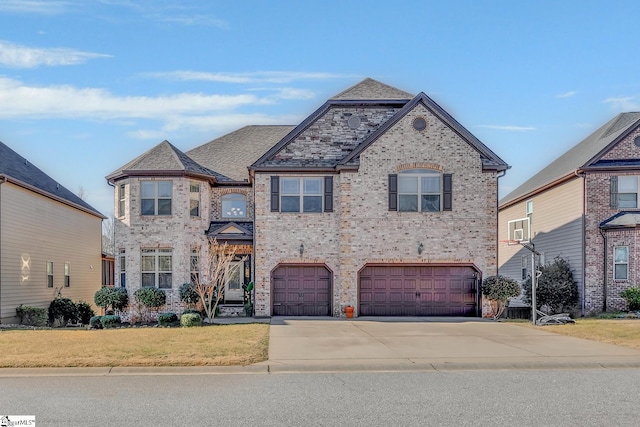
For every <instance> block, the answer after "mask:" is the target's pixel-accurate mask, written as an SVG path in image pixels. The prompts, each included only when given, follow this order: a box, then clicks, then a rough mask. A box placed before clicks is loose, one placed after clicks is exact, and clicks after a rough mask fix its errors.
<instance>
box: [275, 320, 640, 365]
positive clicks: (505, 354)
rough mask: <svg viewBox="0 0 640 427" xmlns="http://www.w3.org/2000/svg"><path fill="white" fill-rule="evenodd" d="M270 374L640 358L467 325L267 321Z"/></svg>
mask: <svg viewBox="0 0 640 427" xmlns="http://www.w3.org/2000/svg"><path fill="white" fill-rule="evenodd" d="M263 363H264V364H268V365H269V370H270V371H272V372H294V371H340V370H356V371H357V370H368V371H371V370H374V371H403V370H448V369H514V368H515V369H577V368H590V369H593V368H597V369H607V368H622V367H627V368H629V367H634V368H640V351H639V350H633V349H628V348H625V347H619V346H615V345H610V344H604V343H600V342H595V341H588V340H583V339H579V338H572V337H567V336H563V335H558V334H554V333H551V332H547V331H544V330H541V329H533V328H527V327H525V326H518V325H516V324H511V323H502V322H494V321H492V320H485V319H477V318H473V319H469V318H405V317H402V318H378V317H359V318H357V319H352V320H346V319H334V318H304V317H302V318H301V317H273V318H272V319H271V332H270V342H269V360H268V361H266V362H263Z"/></svg>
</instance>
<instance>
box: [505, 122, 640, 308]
mask: <svg viewBox="0 0 640 427" xmlns="http://www.w3.org/2000/svg"><path fill="white" fill-rule="evenodd" d="M639 179H640V113H623V114H619V115H617V116H616V117H614V118H613V119H611V120H610V121H609V122H607V123H605V124H604V125H603V126H602V127H600V128H599V129H598V130H596V131H595V132H593V133H592V134H591V135H589V136H588V137H587V138H586V139H584V140H583V141H581V142H580V143H578V144H577V145H576V146H574V147H573V148H571V149H570V150H569V151H567V152H566V153H564V154H563V155H561V156H560V157H558V158H557V159H556V160H554V161H553V162H551V163H550V164H549V165H548V166H546V167H545V168H544V169H542V170H541V171H540V172H538V173H537V174H536V175H534V176H533V177H531V178H530V179H529V180H527V181H526V182H525V183H523V184H522V185H521V186H520V187H518V188H517V189H515V190H514V191H513V192H511V193H510V194H508V195H507V196H506V197H504V198H503V199H502V200H500V207H499V235H500V239H507V238H508V236H507V223H508V221H509V220H513V219H517V218H523V217H526V216H529V217H530V218H531V231H532V233H531V235H532V236H533V239H532V242H533V243H534V244H535V249H536V250H537V251H538V252H540V253H541V255H542V260H540V262H542V263H549V262H552V261H553V259H554V258H556V257H561V258H564V259H566V260H567V261H569V264H570V266H571V268H572V271H573V276H574V279H575V280H576V282H577V283H578V289H579V293H580V306H581V311H582V314H590V313H597V312H602V311H611V310H621V309H625V301H624V299H622V298H621V297H620V292H621V291H622V290H623V289H625V288H628V287H631V286H637V285H638V283H639V281H640V265H637V263H636V262H635V260H636V259H638V255H637V254H638V248H640V246H639V243H640V232H639V231H638V225H640V210H639V208H640V206H639V205H638V186H639V185H640V184H639V183H638V180H639ZM499 265H500V268H499V270H500V274H503V275H506V276H510V277H512V278H514V279H517V280H522V279H524V278H526V276H528V275H530V274H531V269H532V266H531V259H530V252H529V251H528V250H526V249H524V248H522V247H520V246H507V245H500V247H499Z"/></svg>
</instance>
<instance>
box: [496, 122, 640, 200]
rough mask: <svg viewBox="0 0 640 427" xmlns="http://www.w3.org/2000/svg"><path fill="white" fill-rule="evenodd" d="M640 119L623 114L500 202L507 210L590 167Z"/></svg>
mask: <svg viewBox="0 0 640 427" xmlns="http://www.w3.org/2000/svg"><path fill="white" fill-rule="evenodd" d="M639 120H640V113H622V114H618V115H617V116H615V117H614V118H613V119H611V120H609V121H608V122H607V123H605V124H604V125H603V126H601V127H600V128H599V129H598V130H596V131H595V132H593V133H592V134H591V135H589V136H588V137H586V138H585V139H584V140H582V141H581V142H579V143H578V144H577V145H575V146H573V147H572V148H570V149H569V150H568V151H567V152H565V153H564V154H562V155H561V156H560V157H558V158H557V159H555V160H554V161H552V162H551V163H549V164H548V165H547V166H545V167H544V168H543V169H542V170H541V171H540V172H538V173H536V174H535V175H533V176H532V177H531V178H529V179H528V180H527V181H525V182H524V183H523V184H522V185H520V186H519V187H518V188H516V189H515V190H513V191H512V192H511V193H509V194H507V195H506V196H505V197H503V198H502V199H501V200H500V207H501V208H504V207H506V206H508V205H510V204H512V203H514V202H516V201H518V200H520V199H522V198H525V197H528V196H529V195H531V194H533V193H535V192H536V191H537V190H538V189H540V188H543V187H545V186H547V185H550V184H552V183H553V182H555V181H558V180H559V179H561V178H564V177H566V176H568V175H571V174H573V173H575V172H576V171H577V170H578V169H580V168H583V167H587V166H589V165H590V164H592V163H593V162H595V161H597V158H598V157H599V156H600V155H602V154H603V152H604V151H606V150H607V149H608V148H609V147H610V145H611V144H613V143H615V142H616V141H617V140H618V139H619V138H620V137H621V136H623V135H625V134H626V133H628V132H629V131H630V130H631V129H632V128H635V127H636V126H637V125H638V123H639Z"/></svg>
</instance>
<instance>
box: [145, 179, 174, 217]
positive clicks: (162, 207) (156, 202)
mask: <svg viewBox="0 0 640 427" xmlns="http://www.w3.org/2000/svg"><path fill="white" fill-rule="evenodd" d="M167 185H168V187H169V192H168V193H169V194H168V196H167V192H166V190H167V188H166V187H167ZM145 187H146V188H147V191H149V190H150V189H151V190H152V192H153V197H150V196H151V194H150V193H149V194H145ZM151 187H152V188H151ZM161 187H165V188H161ZM149 200H153V213H148V212H146V211H145V207H144V205H145V201H147V202H148V201H149ZM167 201H168V212H167V211H166V205H167ZM172 205H173V181H170V180H161V181H148V180H144V181H140V215H142V216H170V215H171V213H172V209H173V206H172ZM161 211H162V213H160V212H161Z"/></svg>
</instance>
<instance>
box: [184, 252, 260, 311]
mask: <svg viewBox="0 0 640 427" xmlns="http://www.w3.org/2000/svg"><path fill="white" fill-rule="evenodd" d="M246 259H247V257H246V256H244V257H243V258H242V259H241V261H242V262H244V260H246ZM235 260H236V246H235V245H233V246H229V244H228V243H224V244H221V243H218V241H217V240H216V239H211V240H210V241H209V247H208V248H207V251H206V255H205V256H204V257H202V258H201V259H199V262H198V264H199V268H198V270H199V271H198V274H196V275H194V276H193V281H194V283H195V291H196V293H197V294H198V296H199V297H200V302H201V303H202V306H203V307H204V311H205V313H206V314H207V320H208V321H209V323H213V318H214V317H215V314H216V309H217V308H218V304H219V303H220V301H222V298H223V297H224V288H225V283H226V282H227V278H229V277H231V276H232V275H233V274H234V273H235V269H237V268H238V267H239V265H240V263H236V264H234V263H233V261H235Z"/></svg>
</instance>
